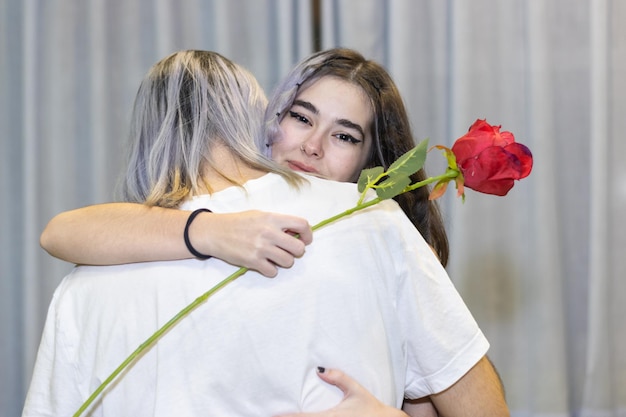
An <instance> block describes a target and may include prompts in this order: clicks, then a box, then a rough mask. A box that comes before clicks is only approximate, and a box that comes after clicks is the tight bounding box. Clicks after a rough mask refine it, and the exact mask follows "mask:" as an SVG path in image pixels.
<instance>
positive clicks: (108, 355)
mask: <svg viewBox="0 0 626 417" xmlns="http://www.w3.org/2000/svg"><path fill="white" fill-rule="evenodd" d="M307 179H308V181H309V184H308V185H303V186H302V187H301V188H300V190H296V189H294V188H292V187H290V186H288V185H287V184H286V182H285V181H284V180H283V179H282V178H281V177H279V176H277V175H274V174H267V175H265V176H263V177H261V178H259V179H256V180H252V181H249V182H248V183H247V184H246V186H245V190H244V189H243V188H240V187H231V188H228V189H226V190H224V191H221V192H218V193H215V194H213V195H203V196H199V197H196V198H193V199H192V200H191V201H189V202H188V203H186V204H185V205H184V207H183V208H185V209H195V208H199V207H207V208H210V209H211V210H212V211H214V212H216V213H219V212H235V211H244V210H250V209H257V210H266V211H275V212H283V213H289V214H294V215H298V216H302V217H305V218H307V219H308V220H309V222H310V223H311V225H314V224H316V223H318V222H319V221H321V220H323V219H326V218H328V217H330V216H332V215H335V214H337V213H340V212H342V211H343V210H346V209H349V208H351V207H353V206H354V205H355V204H356V201H357V200H358V193H357V191H356V186H355V185H354V184H348V183H338V182H330V181H324V180H320V179H318V178H314V177H307ZM237 269H238V268H237V267H235V266H232V265H229V264H227V263H225V262H223V261H220V260H218V259H214V258H212V259H210V260H207V261H200V260H195V259H190V260H184V261H171V262H150V263H137V264H131V265H120V266H106V267H87V266H80V267H77V268H75V269H74V270H73V272H72V273H70V274H69V275H68V276H67V277H65V279H64V280H63V281H62V283H61V284H60V286H59V287H58V289H57V290H56V292H55V294H54V298H53V300H52V303H51V305H50V310H49V312H48V318H47V321H46V325H45V329H44V334H43V338H42V342H41V346H40V349H39V353H38V357H37V362H36V366H35V370H34V375H33V379H32V382H31V387H30V390H29V392H28V397H27V400H26V405H25V409H24V416H66V415H71V414H72V413H74V412H75V411H76V410H77V409H78V408H79V407H80V406H81V404H82V403H83V402H84V401H85V400H86V399H87V398H88V397H89V395H90V394H91V393H92V392H93V391H94V390H95V389H96V388H97V387H98V386H99V384H100V383H101V382H102V381H104V380H105V379H106V378H107V377H108V376H109V375H110V374H111V372H113V370H114V369H115V368H116V367H118V365H120V364H121V363H122V361H124V360H125V359H126V358H127V357H128V355H130V354H131V352H133V351H134V350H135V349H136V348H137V347H138V346H139V345H140V344H141V343H143V342H144V341H145V340H146V339H147V338H148V337H149V336H150V335H151V334H152V333H153V332H155V331H156V330H157V329H158V328H159V327H160V326H162V325H163V324H165V323H166V322H167V321H168V320H170V319H171V318H172V317H173V316H174V315H175V314H176V313H178V312H179V311H180V310H181V309H182V308H184V307H185V306H187V305H188V304H189V303H191V302H192V301H193V300H194V299H196V298H197V297H198V296H200V295H201V294H203V293H205V292H206V291H208V290H209V289H210V288H212V287H213V286H214V285H215V284H216V283H218V282H219V281H221V280H223V279H224V278H226V277H227V276H229V275H230V274H231V273H233V272H235V271H236V270H237ZM487 349H488V343H487V341H486V339H485V337H484V336H483V334H482V333H481V331H480V329H479V328H478V326H477V324H476V322H475V321H474V319H473V318H472V316H471V314H470V312H469V311H468V310H467V308H466V306H465V304H464V303H463V301H462V300H461V298H460V297H459V295H458V293H457V291H456V290H455V288H454V286H453V284H452V283H451V281H450V279H449V277H448V276H447V274H446V272H445V270H444V269H443V268H442V267H441V265H440V263H439V262H438V260H437V259H436V257H435V256H434V255H433V252H432V251H431V249H430V247H429V246H428V245H427V244H426V242H425V241H424V239H423V238H422V237H421V235H420V234H419V233H418V232H417V231H416V229H415V228H414V226H413V225H412V224H411V223H410V222H409V220H408V219H407V218H406V216H405V215H404V214H403V213H402V211H401V209H400V208H399V207H398V205H397V204H396V203H395V202H393V201H385V202H383V203H381V204H378V205H377V206H375V207H373V208H369V209H366V210H363V211H361V212H358V213H355V214H353V215H351V216H349V217H347V218H344V219H342V220H340V221H338V222H335V223H334V224H332V225H329V226H326V227H324V228H322V229H320V230H318V231H316V232H315V234H314V237H313V243H312V244H311V245H309V246H307V249H306V253H305V255H304V256H303V257H302V258H300V259H297V260H296V262H295V265H294V266H293V267H292V268H289V269H284V270H281V271H280V272H279V274H278V276H277V277H275V278H271V279H270V278H266V277H263V276H261V275H260V274H258V273H256V272H252V271H250V272H247V273H246V274H245V275H243V276H241V277H239V278H237V279H236V280H235V281H233V282H232V283H230V284H228V285H227V286H225V287H224V288H222V289H221V290H219V291H218V292H216V293H215V294H214V295H213V296H211V297H210V298H209V299H208V300H207V301H205V302H204V303H202V304H201V305H200V306H199V307H198V308H197V309H195V310H194V311H193V312H192V313H191V314H190V315H189V316H187V317H185V318H183V319H182V320H181V321H180V322H179V323H178V324H177V325H176V326H175V327H174V328H173V329H171V330H170V331H169V332H167V333H166V334H164V335H163V336H162V337H161V338H160V340H159V341H158V342H157V343H156V344H155V345H154V346H153V347H152V348H151V349H150V350H149V351H148V352H147V353H145V354H144V355H143V356H142V357H140V358H138V360H136V361H135V362H134V364H133V365H132V366H131V367H129V368H128V370H127V371H126V372H125V373H123V375H122V377H121V378H118V380H117V381H116V382H114V383H113V384H111V385H110V386H109V388H108V389H107V390H106V391H105V392H104V394H103V395H101V397H100V399H99V400H98V401H96V403H95V411H94V412H93V414H92V415H93V416H115V417H120V416H168V417H171V416H264V417H267V416H273V415H278V414H283V413H292V412H298V411H319V410H325V409H328V408H331V407H333V406H334V405H336V404H337V403H339V402H340V400H341V398H342V394H341V392H340V391H339V389H338V388H336V387H334V386H331V385H328V384H326V383H325V382H323V381H322V380H321V379H319V377H318V376H317V375H316V368H317V367H318V366H324V367H332V368H338V369H341V370H342V371H344V372H346V373H348V374H349V375H351V376H353V377H354V378H356V379H357V380H358V381H359V382H360V383H361V384H362V385H364V386H365V387H366V388H367V389H368V390H369V391H370V392H371V393H373V394H374V395H375V396H377V397H378V398H379V399H380V400H381V401H383V402H385V403H387V404H390V405H394V406H397V407H399V406H400V405H401V403H402V399H403V397H405V396H406V397H408V398H419V397H423V396H426V395H429V394H432V393H437V392H440V391H442V390H444V389H446V388H448V387H449V386H450V385H452V384H453V383H454V382H455V381H457V380H458V379H459V378H460V377H461V376H462V375H463V374H465V373H466V372H467V371H468V370H469V369H470V368H471V367H472V366H473V365H474V364H475V363H476V362H477V361H478V360H479V359H480V358H481V357H483V356H484V355H485V353H486V351H487Z"/></svg>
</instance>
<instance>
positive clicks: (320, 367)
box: [317, 366, 326, 374]
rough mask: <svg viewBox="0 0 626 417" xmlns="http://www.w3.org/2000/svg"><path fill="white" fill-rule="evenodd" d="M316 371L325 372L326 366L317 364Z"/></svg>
mask: <svg viewBox="0 0 626 417" xmlns="http://www.w3.org/2000/svg"><path fill="white" fill-rule="evenodd" d="M317 372H319V373H320V374H323V373H324V372H326V368H324V367H323V366H318V367H317Z"/></svg>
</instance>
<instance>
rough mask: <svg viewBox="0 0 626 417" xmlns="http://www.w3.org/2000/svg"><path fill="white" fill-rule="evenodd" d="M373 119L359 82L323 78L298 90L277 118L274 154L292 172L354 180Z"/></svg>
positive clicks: (366, 151)
mask: <svg viewBox="0 0 626 417" xmlns="http://www.w3.org/2000/svg"><path fill="white" fill-rule="evenodd" d="M373 118H374V113H373V110H372V106H371V105H370V102H369V100H368V98H367V96H366V95H365V92H364V91H363V90H362V89H361V88H360V87H358V86H356V85H354V84H351V83H349V82H346V81H343V80H341V79H339V78H335V77H332V76H325V77H322V78H320V79H318V80H316V81H314V82H313V84H311V85H309V86H308V87H305V88H304V89H302V90H301V91H300V92H299V93H298V95H297V96H296V99H295V100H294V103H293V105H292V106H291V108H290V109H288V111H287V114H286V115H285V116H284V118H283V120H282V121H281V122H280V133H279V135H278V137H277V138H275V140H274V141H273V144H272V159H273V160H274V161H276V162H278V163H279V164H280V165H282V166H285V167H288V168H290V169H292V170H294V171H300V172H305V173H308V174H312V175H316V176H318V177H322V178H326V179H331V180H335V181H343V182H349V181H351V182H354V181H356V180H358V178H359V174H360V172H361V170H362V169H363V167H364V166H365V164H366V162H367V160H368V156H369V153H370V149H371V148H372V140H373V139H372V136H371V133H370V132H371V125H372V121H373Z"/></svg>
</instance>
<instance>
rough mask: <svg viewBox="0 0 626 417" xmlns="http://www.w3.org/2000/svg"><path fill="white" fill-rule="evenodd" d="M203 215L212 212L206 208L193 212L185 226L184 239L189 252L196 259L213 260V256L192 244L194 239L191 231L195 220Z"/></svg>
mask: <svg viewBox="0 0 626 417" xmlns="http://www.w3.org/2000/svg"><path fill="white" fill-rule="evenodd" d="M201 213H211V210H209V209H206V208H200V209H197V210H194V211H193V212H191V214H190V215H189V218H188V219H187V223H186V224H185V230H184V232H183V239H184V241H185V246H186V247H187V250H188V251H189V252H190V253H191V254H192V255H193V256H194V257H196V258H198V259H209V258H211V255H207V254H205V253H202V252H200V251H199V250H198V249H197V246H195V245H194V244H193V243H192V239H191V237H190V229H191V225H192V224H193V222H194V220H195V219H196V217H197V216H198V215H199V214H201Z"/></svg>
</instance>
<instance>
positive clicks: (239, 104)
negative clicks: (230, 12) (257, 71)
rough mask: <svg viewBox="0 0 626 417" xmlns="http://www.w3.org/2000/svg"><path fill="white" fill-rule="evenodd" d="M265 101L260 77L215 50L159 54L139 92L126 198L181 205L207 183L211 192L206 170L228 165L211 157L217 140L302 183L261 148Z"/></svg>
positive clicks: (125, 183)
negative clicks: (159, 56) (206, 178)
mask: <svg viewBox="0 0 626 417" xmlns="http://www.w3.org/2000/svg"><path fill="white" fill-rule="evenodd" d="M266 105H267V99H266V97H265V94H264V92H263V90H262V88H261V87H260V85H259V84H258V82H257V80H256V78H255V77H254V76H253V75H252V74H251V73H250V72H248V71H247V70H246V69H244V68H243V67H241V66H239V65H237V64H235V63H233V62H232V61H230V60H228V59H227V58H225V57H223V56H221V55H219V54H217V53H215V52H209V51H181V52H176V53H174V54H172V55H170V56H168V57H166V58H164V59H163V60H161V61H159V62H158V63H156V64H155V65H154V66H153V67H152V68H151V69H150V71H149V72H148V74H147V75H146V76H145V78H144V79H143V81H142V82H141V85H140V87H139V91H138V92H137V96H136V98H135V105H134V108H133V116H132V121H131V132H130V152H129V159H128V165H127V170H126V175H125V178H124V180H123V184H122V194H123V199H124V200H125V201H131V202H140V203H145V204H148V205H156V206H162V207H176V206H178V205H179V204H180V203H181V202H182V201H184V200H185V199H186V198H188V197H189V196H190V195H194V194H199V193H200V192H201V189H202V188H205V189H206V190H208V191H209V192H210V191H211V186H210V183H209V182H208V181H206V180H205V179H204V178H203V176H202V173H203V171H204V169H205V168H206V167H211V168H213V169H215V170H216V171H217V172H221V171H220V169H219V161H214V160H213V159H212V157H211V147H212V146H211V145H212V144H214V143H216V142H221V143H223V144H225V145H226V146H228V147H229V148H230V149H231V150H232V152H233V153H234V154H235V155H236V156H238V157H239V158H240V159H241V160H242V161H243V162H244V163H247V164H248V165H249V166H251V167H253V168H257V169H262V170H264V171H267V172H274V173H278V174H280V175H282V176H283V177H285V178H286V179H287V180H288V181H289V182H290V183H291V184H294V185H295V184H298V182H299V179H300V178H301V177H299V176H297V175H296V174H294V173H292V172H291V171H289V170H286V169H284V168H281V167H279V166H278V165H276V164H274V163H273V162H272V161H271V160H270V159H269V158H267V157H265V156H263V155H262V154H261V153H260V152H259V150H258V147H257V144H259V143H264V142H265V141H264V140H263V139H262V136H263V130H262V127H263V115H264V112H265V107H266ZM221 175H222V176H223V177H224V178H226V179H227V180H229V181H231V182H232V183H233V185H241V184H238V183H236V181H234V180H232V179H230V178H228V177H227V176H226V175H224V174H221ZM202 186H203V187H202Z"/></svg>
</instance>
